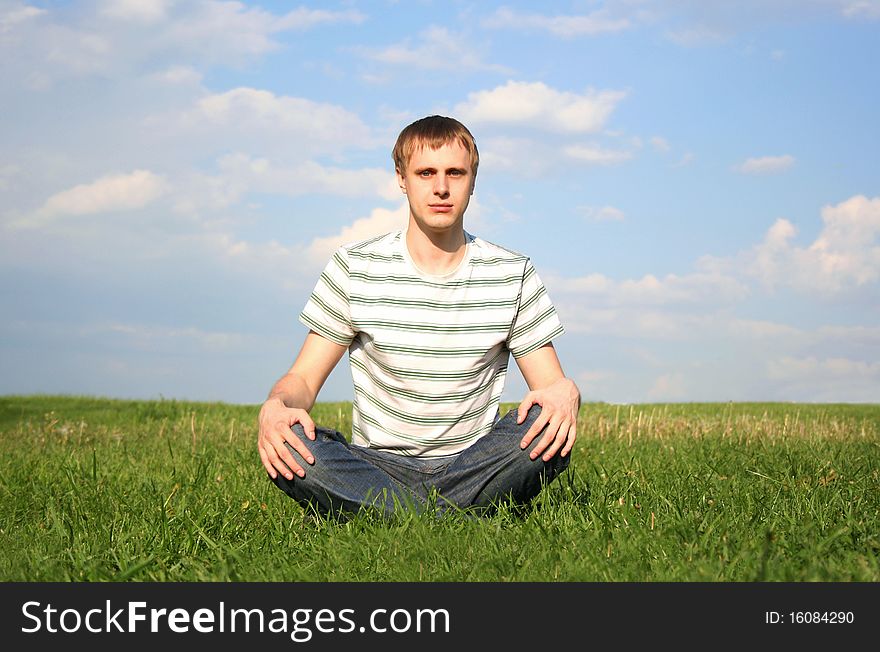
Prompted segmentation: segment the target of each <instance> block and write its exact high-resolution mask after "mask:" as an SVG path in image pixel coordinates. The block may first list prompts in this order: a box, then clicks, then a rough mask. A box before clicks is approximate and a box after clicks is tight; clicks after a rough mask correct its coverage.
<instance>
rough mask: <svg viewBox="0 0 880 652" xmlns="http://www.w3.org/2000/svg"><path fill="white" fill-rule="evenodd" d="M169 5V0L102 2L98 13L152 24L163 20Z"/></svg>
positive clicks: (108, 0) (105, 0)
mask: <svg viewBox="0 0 880 652" xmlns="http://www.w3.org/2000/svg"><path fill="white" fill-rule="evenodd" d="M169 5H170V0H104V2H102V3H101V8H100V10H99V12H100V14H101V15H103V16H108V17H110V18H117V19H120V20H131V21H135V22H144V23H153V22H156V21H157V20H161V19H163V18H165V15H166V12H167V11H168V7H169Z"/></svg>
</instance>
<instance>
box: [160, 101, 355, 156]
mask: <svg viewBox="0 0 880 652" xmlns="http://www.w3.org/2000/svg"><path fill="white" fill-rule="evenodd" d="M164 120H165V117H164V116H158V117H156V118H153V119H152V121H151V123H155V124H160V123H162V122H164ZM178 122H180V123H181V126H182V127H184V128H185V129H186V130H187V131H197V130H203V131H204V130H206V129H214V130H216V129H217V128H220V129H221V130H223V131H229V130H230V128H234V132H235V137H240V136H245V140H250V138H251V137H252V136H253V135H255V134H260V135H261V136H262V137H264V138H265V139H266V140H267V141H268V142H278V141H283V142H284V143H289V146H293V145H295V148H294V149H295V150H296V151H309V150H311V149H313V148H316V147H317V148H319V149H320V148H322V147H323V146H325V145H326V146H336V147H340V146H341V147H346V148H348V147H359V146H365V145H368V144H370V143H371V137H370V130H369V128H368V127H367V126H366V125H365V124H364V123H363V122H362V121H361V119H360V118H359V117H358V116H357V115H356V114H354V113H352V112H350V111H348V110H347V109H344V108H342V107H340V106H337V105H334V104H327V103H322V102H314V101H312V100H308V99H305V98H301V97H291V96H286V95H275V94H274V93H272V92H270V91H266V90H259V89H255V88H247V87H239V88H233V89H232V90H229V91H226V92H223V93H214V94H211V95H207V96H205V97H203V98H201V99H200V100H198V102H197V103H196V106H195V107H194V108H193V109H192V110H190V111H187V112H185V113H184V114H183V115H182V116H181V118H180V119H179V120H178Z"/></svg>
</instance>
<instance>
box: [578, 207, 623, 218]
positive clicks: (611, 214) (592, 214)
mask: <svg viewBox="0 0 880 652" xmlns="http://www.w3.org/2000/svg"><path fill="white" fill-rule="evenodd" d="M577 210H578V212H579V213H580V214H581V215H583V216H584V217H585V218H587V219H588V220H591V221H593V222H622V221H623V220H624V219H625V217H626V216H625V215H624V213H623V211H622V210H620V209H619V208H615V207H614V206H579V207H578V209H577Z"/></svg>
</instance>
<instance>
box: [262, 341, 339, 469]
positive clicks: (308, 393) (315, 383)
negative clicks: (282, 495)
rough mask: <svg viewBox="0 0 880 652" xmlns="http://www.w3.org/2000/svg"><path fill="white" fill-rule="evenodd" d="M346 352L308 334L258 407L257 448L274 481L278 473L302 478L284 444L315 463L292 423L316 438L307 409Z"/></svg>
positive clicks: (297, 466) (333, 343)
mask: <svg viewBox="0 0 880 652" xmlns="http://www.w3.org/2000/svg"><path fill="white" fill-rule="evenodd" d="M345 351H346V347H344V346H342V345H341V344H337V343H335V342H332V341H330V340H328V339H326V338H324V337H321V336H320V335H318V334H317V333H315V332H314V331H310V332H309V334H308V335H306V339H305V342H303V345H302V348H301V349H300V352H299V355H298V356H297V358H296V361H295V362H294V363H293V366H292V367H291V368H290V370H289V371H288V372H287V373H286V374H284V376H282V377H281V378H280V379H279V380H278V382H277V383H275V385H274V386H273V387H272V390H271V391H270V392H269V397H268V398H267V399H266V402H265V403H263V407H262V408H260V417H259V423H260V436H259V439H258V441H257V448H258V449H259V451H260V459H261V460H262V462H263V466H264V467H266V471H267V472H268V473H269V475H270V476H271V477H272V479H273V480H274V479H275V478H276V477H278V474H279V473H281V474H282V475H284V476H285V477H286V478H287V479H288V480H292V479H293V474H294V473H296V474H297V475H298V476H299V477H303V476H305V470H304V469H303V468H302V467H301V466H300V465H299V464H297V463H296V460H295V459H294V457H293V455H291V453H290V451H289V450H288V449H287V447H286V446H285V445H284V442H285V441H286V442H288V443H289V444H290V445H291V446H293V448H294V449H295V450H296V452H297V453H299V454H300V455H301V456H302V457H303V458H304V459H305V460H306V461H307V462H308V463H309V464H314V463H315V459H314V457H312V454H311V453H310V452H309V449H308V448H307V447H306V445H305V444H304V443H303V442H302V441H300V439H299V437H297V436H296V435H295V434H293V431H292V430H291V429H290V428H291V426H293V425H294V424H295V423H299V424H302V427H303V430H305V433H306V436H307V437H308V438H309V439H311V440H314V439H315V422H314V421H312V418H311V417H310V416H309V410H311V409H312V406H314V404H315V399H316V398H317V397H318V392H319V391H320V390H321V387H323V385H324V381H326V380H327V376H329V375H330V372H331V371H333V368H334V367H335V366H336V364H337V363H338V362H339V361H340V360H341V359H342V356H343V355H344V354H345Z"/></svg>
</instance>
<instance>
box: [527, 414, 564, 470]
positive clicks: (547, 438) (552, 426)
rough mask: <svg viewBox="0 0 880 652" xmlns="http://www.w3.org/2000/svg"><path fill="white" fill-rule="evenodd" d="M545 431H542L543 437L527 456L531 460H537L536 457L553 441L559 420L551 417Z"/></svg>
mask: <svg viewBox="0 0 880 652" xmlns="http://www.w3.org/2000/svg"><path fill="white" fill-rule="evenodd" d="M548 421H549V423H548V424H547V430H545V431H544V436H543V437H541V441H540V442H538V445H537V446H535V447H534V448H533V449H532V452H531V453H530V454H529V457H531V458H532V459H533V460H536V459H538V456H539V455H540V454H541V453H543V452H544V449H545V448H547V446H548V445H549V444H550V442H552V441H553V440H554V438H555V437H556V433H557V432H559V419H558V418H557V417H553V418H551V419H549V420H548Z"/></svg>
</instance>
